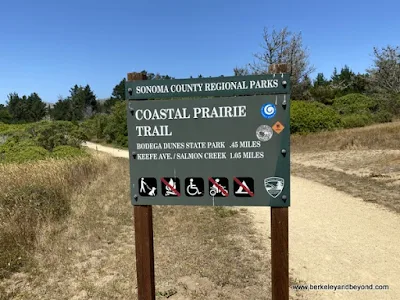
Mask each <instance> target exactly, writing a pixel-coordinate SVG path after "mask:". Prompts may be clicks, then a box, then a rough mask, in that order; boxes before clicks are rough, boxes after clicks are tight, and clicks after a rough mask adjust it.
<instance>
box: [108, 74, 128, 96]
mask: <svg viewBox="0 0 400 300" xmlns="http://www.w3.org/2000/svg"><path fill="white" fill-rule="evenodd" d="M125 82H126V79H125V78H123V79H122V80H121V81H120V83H118V84H117V85H116V86H115V87H114V89H113V92H112V94H111V99H116V100H120V101H122V100H125Z"/></svg>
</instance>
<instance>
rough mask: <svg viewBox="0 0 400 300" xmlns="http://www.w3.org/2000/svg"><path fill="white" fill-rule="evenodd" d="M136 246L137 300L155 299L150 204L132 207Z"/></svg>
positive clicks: (137, 76) (134, 77) (130, 76)
mask: <svg viewBox="0 0 400 300" xmlns="http://www.w3.org/2000/svg"><path fill="white" fill-rule="evenodd" d="M127 79H128V81H134V80H146V79H147V77H146V75H144V74H142V73H128V76H127ZM133 220H134V228H135V248H136V273H137V288H138V299H139V300H155V299H156V292H155V279H154V244H153V210H152V206H151V205H135V206H134V208H133Z"/></svg>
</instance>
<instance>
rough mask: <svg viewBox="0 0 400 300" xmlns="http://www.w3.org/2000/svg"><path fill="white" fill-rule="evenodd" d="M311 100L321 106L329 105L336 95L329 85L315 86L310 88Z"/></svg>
mask: <svg viewBox="0 0 400 300" xmlns="http://www.w3.org/2000/svg"><path fill="white" fill-rule="evenodd" d="M309 91H310V95H311V98H312V99H314V100H315V101H318V102H321V103H323V104H327V105H331V104H332V103H333V99H334V98H335V95H336V90H335V89H333V88H332V87H331V86H329V85H317V86H314V87H312V88H310V90H309Z"/></svg>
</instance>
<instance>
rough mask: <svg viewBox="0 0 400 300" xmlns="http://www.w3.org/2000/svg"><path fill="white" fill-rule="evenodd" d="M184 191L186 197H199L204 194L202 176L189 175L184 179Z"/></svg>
mask: <svg viewBox="0 0 400 300" xmlns="http://www.w3.org/2000/svg"><path fill="white" fill-rule="evenodd" d="M185 193H186V195H187V196H188V197H201V196H203V195H204V181H203V178H199V177H191V178H186V179H185Z"/></svg>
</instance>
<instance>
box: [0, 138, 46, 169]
mask: <svg viewBox="0 0 400 300" xmlns="http://www.w3.org/2000/svg"><path fill="white" fill-rule="evenodd" d="M46 157H48V151H47V150H46V149H44V148H43V147H39V146H36V144H35V142H34V141H32V140H29V139H22V140H20V139H19V137H18V136H12V137H9V138H8V139H7V141H6V142H5V143H4V144H2V145H1V146H0V162H5V163H10V162H16V163H22V162H25V161H34V160H39V159H45V158H46Z"/></svg>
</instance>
